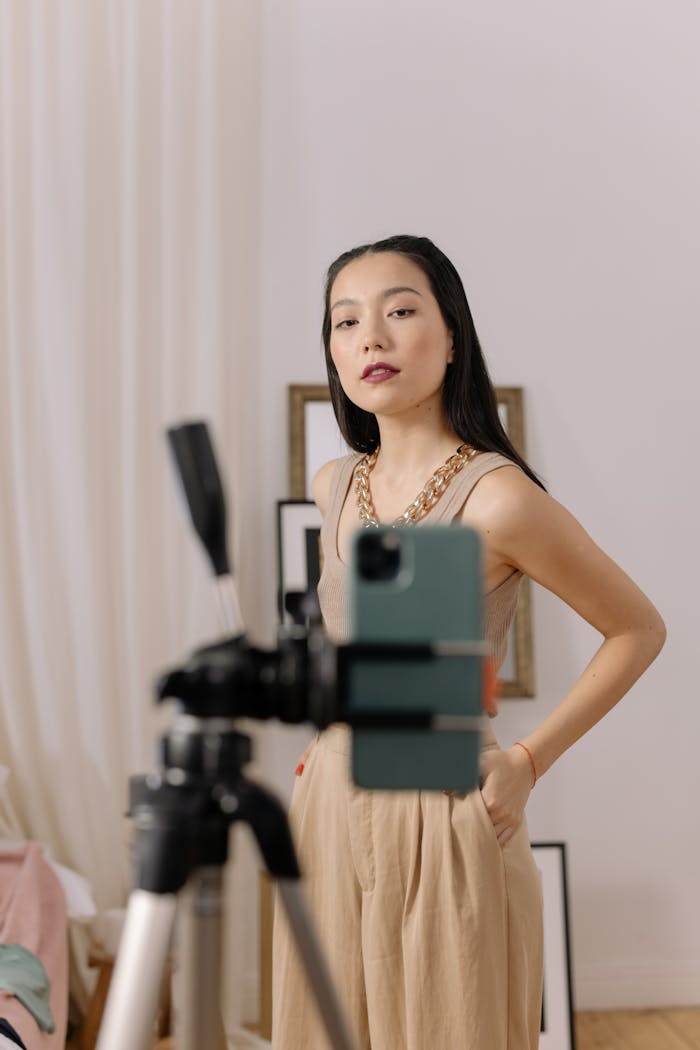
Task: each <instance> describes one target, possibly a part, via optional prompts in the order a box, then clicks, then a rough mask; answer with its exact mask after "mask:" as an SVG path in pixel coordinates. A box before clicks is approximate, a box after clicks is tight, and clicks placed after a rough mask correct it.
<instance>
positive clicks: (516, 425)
mask: <svg viewBox="0 0 700 1050" xmlns="http://www.w3.org/2000/svg"><path fill="white" fill-rule="evenodd" d="M496 398H497V401H498V410H499V414H500V416H501V420H502V422H503V425H504V427H505V430H506V432H507V434H508V436H509V438H510V440H511V441H512V442H513V445H514V446H515V448H516V449H517V451H518V452H519V453H520V455H521V456H523V457H524V456H525V425H524V412H523V389H522V387H518V386H500V387H496ZM288 405H289V499H292V500H304V499H310V498H311V494H310V492H309V489H308V483H309V481H310V479H311V477H312V476H313V473H314V472H315V469H318V467H320V466H321V464H322V463H324V462H325V461H326V460H328V459H333V458H334V456H339V455H343V452H344V451H347V449H345V448H344V446H343V444H342V439H341V438H340V437H339V434H338V430H337V426H336V424H335V418H334V416H333V409H332V406H331V403H330V392H329V390H328V387H327V386H326V385H325V383H315V384H314V383H312V384H293V385H291V386H289V387H288ZM310 435H311V439H310V437H309V436H310ZM531 610H532V605H531V594H530V581H529V580H528V579H527V578H525V579H524V580H523V582H522V584H521V586H520V592H519V597H518V611H517V613H516V615H515V619H514V621H513V625H512V627H511V630H510V634H509V638H508V652H507V655H506V660H505V662H504V665H503V667H502V668H501V689H500V695H501V697H503V698H504V699H521V698H528V697H533V696H534V695H535V684H534V677H535V676H534V660H533V651H532V611H531Z"/></svg>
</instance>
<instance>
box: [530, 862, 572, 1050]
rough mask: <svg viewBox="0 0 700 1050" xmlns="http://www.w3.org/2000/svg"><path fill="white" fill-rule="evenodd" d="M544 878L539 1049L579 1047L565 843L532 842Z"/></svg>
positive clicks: (537, 863) (556, 1049)
mask: <svg viewBox="0 0 700 1050" xmlns="http://www.w3.org/2000/svg"><path fill="white" fill-rule="evenodd" d="M531 846H532V853H533V856H534V858H535V864H536V865H537V869H538V871H539V873H540V878H541V880H542V898H543V923H544V988H543V997H542V1025H541V1030H540V1044H539V1050H576V1031H575V1025H574V1004H573V979H572V969H571V928H570V921H569V890H568V876H567V863H566V844H565V843H564V842H533V843H531Z"/></svg>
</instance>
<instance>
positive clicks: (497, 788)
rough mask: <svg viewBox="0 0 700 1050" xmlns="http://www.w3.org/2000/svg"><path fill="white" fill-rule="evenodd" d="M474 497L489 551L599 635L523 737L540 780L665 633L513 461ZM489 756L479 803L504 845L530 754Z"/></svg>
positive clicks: (524, 791) (525, 791) (624, 687)
mask: <svg viewBox="0 0 700 1050" xmlns="http://www.w3.org/2000/svg"><path fill="white" fill-rule="evenodd" d="M473 498H474V506H473V507H472V508H471V515H470V517H471V516H476V517H477V518H478V519H479V521H480V527H481V528H482V531H484V533H485V539H486V544H487V546H488V548H489V555H490V557H492V558H495V559H496V560H502V561H503V562H504V563H506V564H509V565H512V566H514V567H515V568H518V569H520V570H521V571H522V572H524V573H525V574H526V575H527V576H529V577H530V578H531V579H533V580H536V581H537V582H538V583H540V584H542V586H544V587H546V588H547V589H548V590H550V591H552V592H553V593H554V594H556V595H558V596H559V597H560V598H561V599H562V600H563V601H565V602H566V603H567V605H569V606H571V608H572V609H574V610H575V611H576V612H577V613H578V614H579V615H580V616H582V617H583V619H584V620H586V621H587V622H588V623H590V624H591V626H593V627H595V628H596V629H597V630H598V631H600V633H601V634H602V636H603V642H602V644H601V646H600V648H599V649H598V650H597V652H596V653H595V654H594V656H593V658H592V659H591V661H590V663H589V664H588V666H587V667H586V669H585V671H584V672H583V674H582V675H581V677H580V678H579V679H578V681H577V682H576V683H575V684H574V686H573V688H572V689H571V690H570V691H569V693H568V694H567V696H565V697H564V699H563V700H562V701H561V703H560V704H559V705H558V706H557V707H556V708H555V709H554V711H553V712H552V713H551V714H550V715H549V716H548V717H547V718H546V719H545V720H544V722H542V724H541V725H539V726H538V727H537V728H536V729H535V730H533V732H532V733H530V734H529V735H528V736H527V737H524V738H523V739H522V743H523V744H524V745H525V747H526V748H527V749H528V750H529V751H530V754H531V755H532V758H533V761H534V764H535V768H536V770H537V777H538V779H539V778H540V777H541V776H542V775H543V774H544V773H546V772H547V770H548V769H549V768H550V766H551V765H552V764H553V763H554V762H555V761H556V760H557V759H558V758H559V757H560V755H562V754H563V753H564V751H566V750H567V748H569V747H571V745H572V744H573V743H575V742H576V741H577V740H578V739H579V738H580V737H581V736H583V734H584V733H586V732H587V731H588V730H589V729H590V728H591V727H592V726H594V725H595V724H596V722H598V721H599V720H600V719H601V718H602V717H603V716H604V715H605V714H607V712H608V711H609V710H610V709H611V708H612V707H614V705H615V704H616V703H617V702H618V700H620V699H621V698H622V697H623V696H624V695H625V693H626V692H627V691H628V690H629V689H630V688H631V686H632V685H633V684H634V683H635V682H636V681H637V679H638V678H639V677H640V675H641V674H642V673H643V672H644V671H645V670H646V668H647V667H648V666H649V664H650V663H651V662H652V661H653V660H654V658H655V657H656V656H657V655H658V653H659V652H660V650H661V648H662V646H663V643H664V640H665V637H666V630H665V627H664V623H663V620H662V619H661V617H660V615H659V613H658V612H657V610H656V609H655V608H654V606H653V605H652V603H651V602H650V601H649V599H648V598H647V597H646V596H645V595H644V594H643V593H642V591H640V589H639V588H638V587H637V586H636V584H635V583H633V581H632V580H631V579H630V578H629V576H627V574H626V573H625V572H623V570H622V569H621V568H620V567H619V566H618V565H616V563H615V562H614V561H612V559H611V558H609V557H608V556H607V555H606V554H605V553H604V552H603V551H602V550H601V549H600V548H599V547H598V546H597V545H596V544H595V543H594V542H593V540H592V539H591V537H590V536H589V535H588V534H587V533H586V531H585V530H584V529H583V528H582V526H581V525H580V524H579V523H578V522H577V521H576V519H575V518H574V517H573V516H572V515H571V514H570V513H569V512H568V511H567V510H565V509H564V507H562V506H561V505H560V504H559V503H557V502H556V500H554V499H552V497H551V496H548V495H547V493H546V492H543V490H542V489H540V488H539V487H538V486H537V485H535V484H534V483H533V482H531V481H530V479H529V478H528V477H527V476H526V475H524V474H523V473H522V471H520V470H519V469H518V468H517V467H512V468H511V467H504V468H502V469H501V470H498V471H494V472H493V473H492V474H489V475H487V476H486V477H485V478H483V479H482V481H481V482H480V484H479V485H478V486H477V488H476V489H475V491H474V494H473ZM497 754H498V753H497ZM485 757H486V763H485V770H484V771H485V773H486V776H485V780H484V790H483V794H484V800H485V802H486V803H487V807H488V808H489V812H490V813H491V816H492V819H493V820H494V825H495V827H496V829H497V832H498V831H499V829H500V833H499V839H501V841H503V842H505V841H507V840H508V838H509V837H510V835H511V834H512V833H513V831H515V829H516V827H517V826H518V825H519V823H520V822H521V820H522V810H523V809H524V805H525V802H526V801H527V796H528V795H529V787H531V786H532V769H531V766H530V760H529V758H528V755H527V753H526V752H525V751H524V750H523V748H521V747H517V746H515V747H514V748H511V749H510V750H509V751H505V752H501V753H500V756H499V757H497V758H496V761H495V763H494V762H492V761H491V760H490V758H489V756H488V754H487V755H486V756H485ZM500 757H502V758H503V761H502V762H501V761H500ZM487 767H488V768H487ZM490 774H492V776H491V783H489V775H490ZM528 779H529V787H528Z"/></svg>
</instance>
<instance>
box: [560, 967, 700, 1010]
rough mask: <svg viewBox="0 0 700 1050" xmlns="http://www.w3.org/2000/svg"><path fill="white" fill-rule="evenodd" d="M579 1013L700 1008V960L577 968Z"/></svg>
mask: <svg viewBox="0 0 700 1050" xmlns="http://www.w3.org/2000/svg"><path fill="white" fill-rule="evenodd" d="M574 1006H575V1008H576V1010H645V1009H659V1008H663V1007H670V1006H700V960H698V961H696V962H691V963H683V964H681V963H673V962H669V963H655V964H640V963H615V964H610V965H601V966H595V967H590V969H586V968H585V967H580V966H577V967H576V971H575V973H574Z"/></svg>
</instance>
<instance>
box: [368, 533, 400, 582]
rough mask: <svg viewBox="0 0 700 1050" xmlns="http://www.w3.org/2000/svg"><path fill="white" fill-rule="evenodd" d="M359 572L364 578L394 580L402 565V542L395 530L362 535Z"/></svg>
mask: <svg viewBox="0 0 700 1050" xmlns="http://www.w3.org/2000/svg"><path fill="white" fill-rule="evenodd" d="M357 554H358V558H357V563H358V570H359V574H360V576H361V577H362V579H363V580H370V581H377V580H393V579H395V578H396V577H397V576H398V573H399V569H400V567H401V544H400V541H399V537H398V536H397V534H396V533H395V532H385V533H382V532H380V533H377V532H375V533H368V534H366V535H363V536H360V539H359V542H358V547H357Z"/></svg>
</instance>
